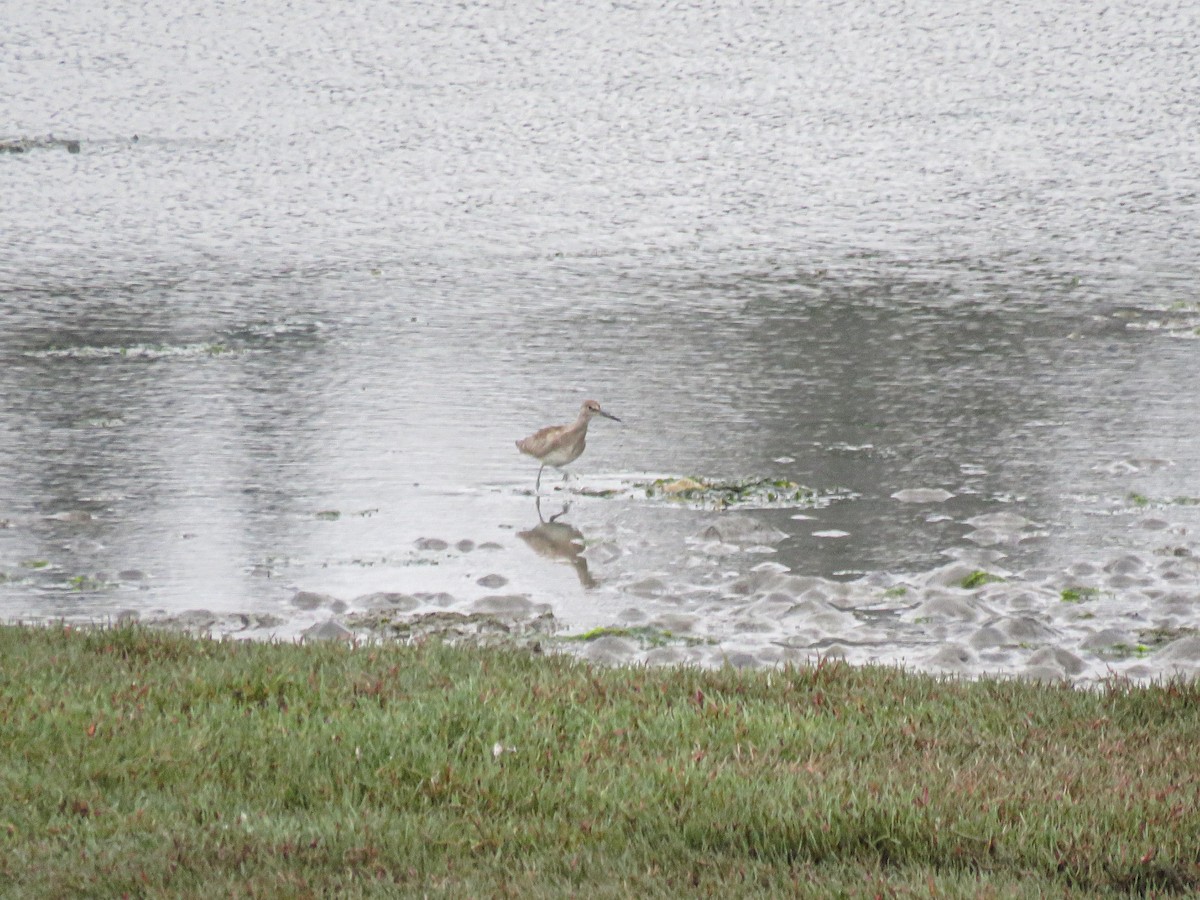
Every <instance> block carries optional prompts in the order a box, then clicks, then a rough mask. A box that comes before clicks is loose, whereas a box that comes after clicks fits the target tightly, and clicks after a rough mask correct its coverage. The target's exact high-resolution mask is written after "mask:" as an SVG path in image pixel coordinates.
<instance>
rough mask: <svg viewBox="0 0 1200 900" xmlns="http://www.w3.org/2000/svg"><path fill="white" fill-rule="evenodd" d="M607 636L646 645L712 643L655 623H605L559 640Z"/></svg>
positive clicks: (581, 639) (586, 639)
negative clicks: (677, 632) (625, 625)
mask: <svg viewBox="0 0 1200 900" xmlns="http://www.w3.org/2000/svg"><path fill="white" fill-rule="evenodd" d="M605 637H620V638H629V639H630V640H635V641H637V642H639V643H640V644H642V646H644V647H666V646H669V645H672V644H684V645H687V646H695V645H696V644H705V643H711V642H710V641H708V640H705V639H703V638H694V637H685V636H682V635H677V634H672V633H671V632H670V631H667V630H666V629H664V628H655V627H654V626H653V625H637V626H633V627H618V626H612V625H605V626H601V627H600V628H592V629H590V630H589V631H584V632H582V633H580V634H564V635H561V636H560V637H559V638H558V640H560V641H562V642H564V643H576V644H586V643H590V642H591V641H596V640H599V639H600V638H605Z"/></svg>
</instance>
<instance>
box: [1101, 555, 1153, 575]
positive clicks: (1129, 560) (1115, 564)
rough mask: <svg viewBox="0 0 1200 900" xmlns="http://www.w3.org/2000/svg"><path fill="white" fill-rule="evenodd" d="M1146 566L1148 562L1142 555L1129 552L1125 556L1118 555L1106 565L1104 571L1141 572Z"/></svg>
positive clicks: (1116, 572)
mask: <svg viewBox="0 0 1200 900" xmlns="http://www.w3.org/2000/svg"><path fill="white" fill-rule="evenodd" d="M1145 568H1146V563H1145V561H1144V560H1143V559H1142V558H1141V557H1139V556H1135V555H1133V554H1132V553H1129V554H1126V555H1125V556H1118V557H1117V558H1116V559H1114V560H1113V561H1112V562H1110V563H1109V564H1108V565H1106V566H1105V567H1104V571H1105V572H1111V573H1112V574H1114V575H1132V574H1133V573H1135V572H1141V571H1142V570H1144V569H1145Z"/></svg>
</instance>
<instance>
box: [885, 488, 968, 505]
mask: <svg viewBox="0 0 1200 900" xmlns="http://www.w3.org/2000/svg"><path fill="white" fill-rule="evenodd" d="M953 496H954V495H953V494H952V493H950V492H949V491H946V490H943V489H942V488H905V489H904V490H902V491H896V493H894V494H892V499H893V500H896V501H897V502H899V503H945V502H946V501H947V500H949V499H950V498H951V497H953Z"/></svg>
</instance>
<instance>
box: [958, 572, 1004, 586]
mask: <svg viewBox="0 0 1200 900" xmlns="http://www.w3.org/2000/svg"><path fill="white" fill-rule="evenodd" d="M997 581H1004V578H1003V577H1002V576H1000V575H993V574H992V573H991V572H985V571H983V570H982V569H976V570H975V571H974V572H972V573H971V574H970V575H968V576H967V577H966V578H964V579H963V580H962V581H961V582H960V584H962V586H963V587H964V588H966V589H967V590H969V591H970V590H974V589H975V588H977V587H983V586H984V585H985V584H993V583H995V582H997Z"/></svg>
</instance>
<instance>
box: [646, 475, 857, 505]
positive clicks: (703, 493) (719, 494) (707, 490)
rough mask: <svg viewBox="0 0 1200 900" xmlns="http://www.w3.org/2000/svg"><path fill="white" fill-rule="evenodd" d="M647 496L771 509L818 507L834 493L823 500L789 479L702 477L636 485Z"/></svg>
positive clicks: (807, 488) (671, 479) (658, 480)
mask: <svg viewBox="0 0 1200 900" xmlns="http://www.w3.org/2000/svg"><path fill="white" fill-rule="evenodd" d="M634 487H635V488H640V489H642V490H643V491H645V494H646V496H647V497H650V498H654V499H662V500H670V501H673V502H676V503H684V504H689V505H696V506H702V507H705V508H711V509H726V508H728V507H733V506H741V507H750V508H762V507H771V506H783V507H787V506H817V505H819V503H820V502H821V501H822V499H824V500H826V501H828V500H829V499H831V498H832V497H833V496H835V495H834V494H830V495H826V496H824V498H822V495H819V494H818V493H817V492H816V491H815V490H813V489H812V488H809V487H805V486H804V485H802V484H797V483H796V482H794V481H790V480H788V479H787V478H744V479H739V480H734V481H714V480H710V479H707V478H700V477H682V478H657V479H655V480H654V481H649V482H639V483H637V484H635V485H634Z"/></svg>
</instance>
